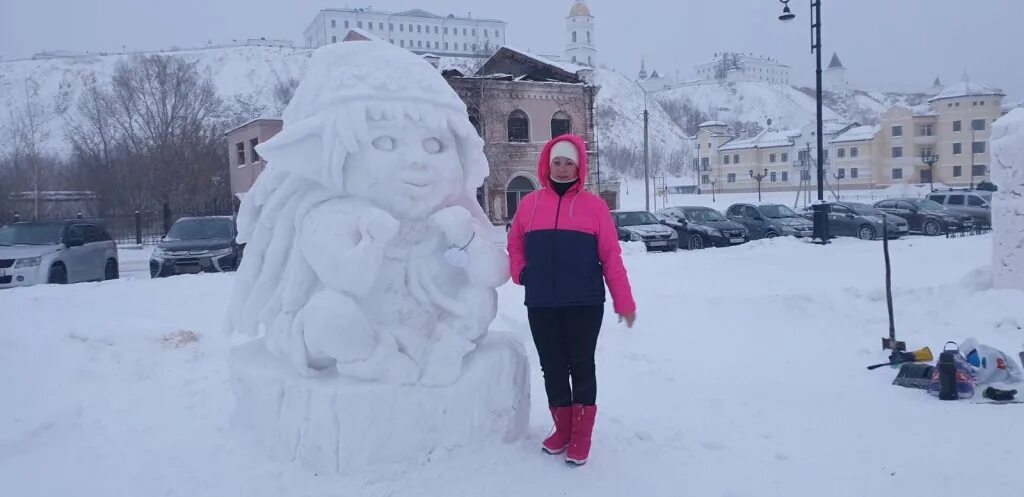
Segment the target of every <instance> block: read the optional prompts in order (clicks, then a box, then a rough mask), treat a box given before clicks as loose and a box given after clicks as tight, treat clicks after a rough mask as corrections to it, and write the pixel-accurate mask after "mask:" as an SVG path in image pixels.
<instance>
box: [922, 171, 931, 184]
mask: <svg viewBox="0 0 1024 497" xmlns="http://www.w3.org/2000/svg"><path fill="white" fill-rule="evenodd" d="M931 182H932V172H931V171H930V170H928V169H922V170H921V183H931Z"/></svg>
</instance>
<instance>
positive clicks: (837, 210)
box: [831, 204, 853, 215]
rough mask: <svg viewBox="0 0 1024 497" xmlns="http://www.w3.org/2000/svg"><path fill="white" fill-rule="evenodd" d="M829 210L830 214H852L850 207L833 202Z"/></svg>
mask: <svg viewBox="0 0 1024 497" xmlns="http://www.w3.org/2000/svg"><path fill="white" fill-rule="evenodd" d="M831 211H832V214H839V215H846V214H853V211H851V210H850V208H849V207H847V206H845V205H835V204H833V205H832V209H831Z"/></svg>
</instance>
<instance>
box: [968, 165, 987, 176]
mask: <svg viewBox="0 0 1024 497" xmlns="http://www.w3.org/2000/svg"><path fill="white" fill-rule="evenodd" d="M984 175H985V166H983V165H975V166H974V167H972V168H971V176H984Z"/></svg>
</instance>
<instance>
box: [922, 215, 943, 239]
mask: <svg viewBox="0 0 1024 497" xmlns="http://www.w3.org/2000/svg"><path fill="white" fill-rule="evenodd" d="M924 234H926V235H928V236H939V235H941V234H942V226H939V223H938V221H936V220H934V219H930V220H928V221H927V222H925V223H924Z"/></svg>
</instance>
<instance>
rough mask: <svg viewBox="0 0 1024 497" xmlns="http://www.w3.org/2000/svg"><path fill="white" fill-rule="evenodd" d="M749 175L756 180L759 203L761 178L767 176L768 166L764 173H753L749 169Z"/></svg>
mask: <svg viewBox="0 0 1024 497" xmlns="http://www.w3.org/2000/svg"><path fill="white" fill-rule="evenodd" d="M750 177H751V178H752V179H753V180H754V181H757V203H761V180H763V179H765V178H767V177H768V168H765V170H764V173H757V174H754V170H753V169H751V170H750Z"/></svg>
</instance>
